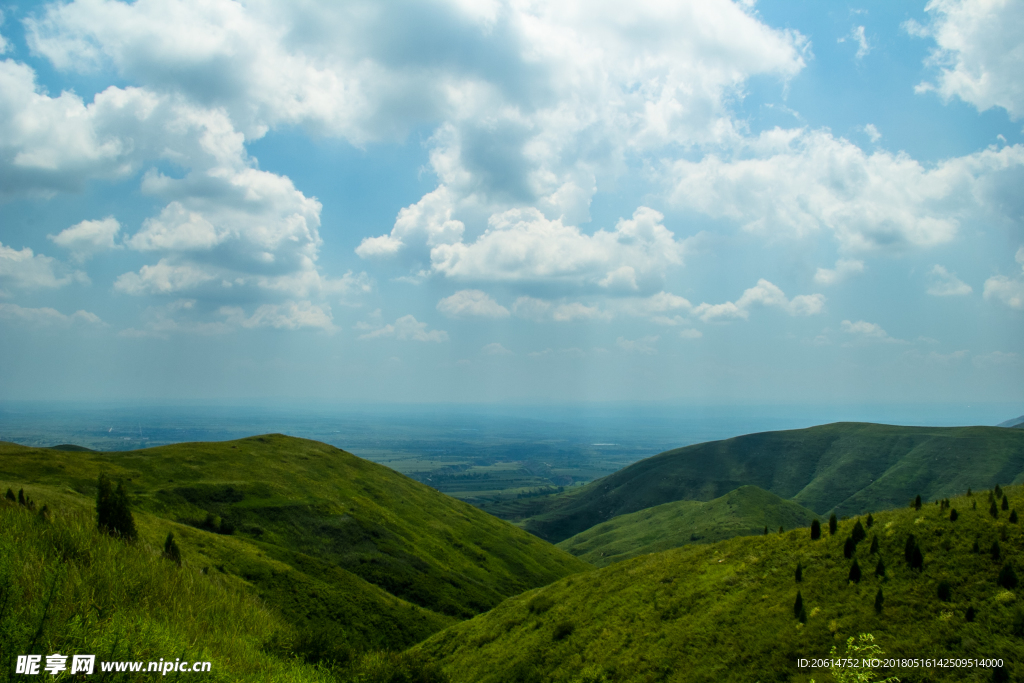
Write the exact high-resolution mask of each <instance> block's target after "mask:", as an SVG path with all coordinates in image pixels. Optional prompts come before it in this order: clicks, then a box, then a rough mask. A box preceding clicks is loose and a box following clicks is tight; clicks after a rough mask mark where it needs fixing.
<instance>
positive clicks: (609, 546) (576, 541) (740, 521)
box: [558, 486, 817, 567]
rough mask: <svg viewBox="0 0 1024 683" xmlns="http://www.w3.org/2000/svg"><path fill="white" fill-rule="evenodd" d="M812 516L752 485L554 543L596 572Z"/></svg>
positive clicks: (649, 510)
mask: <svg viewBox="0 0 1024 683" xmlns="http://www.w3.org/2000/svg"><path fill="white" fill-rule="evenodd" d="M816 516H817V515H815V514H814V512H812V511H810V510H808V509H806V508H802V507H800V506H799V505H797V504H796V503H791V502H789V501H786V500H783V499H781V498H779V497H778V496H776V495H775V494H772V493H769V492H768V491H764V490H762V489H759V488H757V487H756V486H741V487H739V488H738V489H736V490H735V491H730V492H729V493H727V494H725V495H724V496H722V497H721V498H716V499H714V500H710V501H708V502H706V503H705V502H701V501H696V500H679V501H675V502H674V503H664V504H662V505H655V506H654V507H651V508H647V509H646V510H641V511H639V512H633V513H630V514H628V515H619V516H618V517H613V518H612V519H610V520H608V521H607V522H603V523H601V524H598V525H597V526H593V527H591V528H589V529H587V530H586V531H583V532H580V533H578V534H576V535H575V536H572V537H571V538H567V539H565V540H564V541H562V542H561V543H559V544H558V547H559V548H562V549H563V550H565V551H567V552H569V553H572V554H573V555H575V556H576V557H579V558H580V559H581V560H586V561H587V562H589V563H590V564H592V565H594V566H597V567H604V566H606V565H609V564H611V563H613V562H621V561H622V560H627V559H629V558H631V557H636V556H637V555H643V554H644V553H654V552H659V551H662V550H668V549H670V548H679V547H681V546H684V545H687V544H690V543H714V542H716V541H723V540H725V539H727V538H732V537H734V536H752V535H755V534H763V533H764V530H765V528H766V527H767V528H768V529H769V531H770V532H771V533H777V532H778V529H779V527H782V528H783V529H793V528H795V527H802V526H808V525H810V523H811V520H812V519H814V518H815V517H816Z"/></svg>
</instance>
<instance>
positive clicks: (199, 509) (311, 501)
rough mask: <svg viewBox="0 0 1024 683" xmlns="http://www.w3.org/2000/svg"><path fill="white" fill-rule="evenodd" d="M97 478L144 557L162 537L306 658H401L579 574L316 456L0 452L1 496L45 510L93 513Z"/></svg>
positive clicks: (466, 513)
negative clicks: (287, 626)
mask: <svg viewBox="0 0 1024 683" xmlns="http://www.w3.org/2000/svg"><path fill="white" fill-rule="evenodd" d="M101 472H103V473H106V474H107V475H108V476H109V477H110V478H111V479H113V480H123V481H124V483H125V486H126V488H127V490H128V492H129V495H130V498H131V501H132V505H133V507H134V509H135V510H136V511H137V514H138V516H139V517H140V520H141V521H140V526H141V527H142V533H143V537H144V539H145V541H146V542H148V543H150V544H153V545H156V544H159V543H162V541H163V538H164V537H165V536H166V533H167V531H168V530H171V529H173V530H174V533H175V535H176V536H177V537H178V538H179V545H180V546H181V548H182V552H183V554H184V557H185V560H186V562H187V563H188V564H189V565H190V566H191V567H193V568H195V569H203V570H207V571H209V572H217V573H221V574H224V575H226V576H229V577H232V578H233V579H235V580H237V581H238V582H239V583H240V584H243V585H245V586H248V587H251V588H252V589H254V590H255V592H256V594H258V595H259V596H260V597H261V598H262V599H263V600H264V601H265V603H266V604H267V605H268V606H270V607H271V608H273V609H274V610H275V611H276V613H278V614H279V615H281V617H282V618H283V619H285V620H286V621H287V622H289V623H291V624H295V625H296V626H297V627H298V628H299V629H300V630H301V631H302V633H303V634H305V635H302V636H301V637H302V638H307V639H310V640H312V641H317V642H316V643H313V644H311V645H310V646H309V647H310V648H312V649H314V650H317V649H319V650H323V649H325V648H326V649H331V648H335V649H338V648H340V649H341V650H343V651H344V650H345V649H346V648H354V649H356V650H361V649H367V648H385V647H386V648H392V649H394V648H398V649H401V648H403V647H405V646H407V645H409V644H411V643H413V642H416V641H418V640H421V639H422V638H423V637H425V636H426V635H428V634H429V633H432V632H434V631H436V630H438V629H439V628H442V627H444V626H446V625H447V624H449V623H451V622H452V621H453V619H456V618H464V617H468V616H472V615H473V614H477V613H479V612H483V611H486V610H487V609H489V608H491V607H493V606H494V605H496V604H498V603H499V602H501V601H502V600H504V599H505V598H506V597H508V596H511V595H515V594H517V593H520V592H522V591H523V590H527V589H529V588H533V587H536V586H541V585H545V584H547V583H550V582H551V581H553V580H555V579H557V578H560V577H563V576H566V575H568V574H570V573H573V572H577V571H581V570H586V569H589V568H590V567H589V565H587V564H585V563H584V562H582V561H580V560H577V559H576V558H574V557H572V556H571V555H569V554H567V553H565V552H563V551H560V550H558V549H556V548H554V547H552V546H550V545H548V544H547V543H544V542H543V541H540V540H539V539H537V538H536V537H534V536H531V535H530V534H527V533H526V532H524V531H521V530H519V529H516V528H515V527H513V526H511V525H509V524H507V523H505V522H502V521H501V520H498V519H496V518H494V517H492V516H490V515H487V514H485V513H482V512H480V511H479V510H476V509H475V508H473V507H472V506H470V505H467V504H465V503H461V502H459V501H457V500H454V499H452V498H449V497H448V496H445V495H443V494H441V493H439V492H437V491H435V490H433V489H431V488H429V487H427V486H424V485H422V484H419V483H417V482H415V481H413V480H411V479H409V478H407V477H404V476H402V475H400V474H398V473H396V472H394V471H392V470H390V469H388V468H386V467H383V466H380V465H376V464H374V463H371V462H368V461H365V460H362V459H360V458H357V457H355V456H353V455H352V454H350V453H346V452H344V451H341V450H339V449H336V448H334V447H332V446H328V445H326V444H322V443H319V442H315V441H307V440H303V439H295V438H290V437H286V436H281V435H267V436H260V437H252V438H248V439H241V440H238V441H229V442H221V443H191V444H177V445H173V446H163V447H159V448H151V449H146V450H140V451H129V452H119V453H102V452H88V451H67V450H51V449H34V448H26V447H22V446H17V445H14V444H0V486H2V487H3V489H6V487H8V486H10V487H12V488H13V489H14V490H18V489H19V488H21V487H24V488H25V490H26V491H27V492H28V493H29V494H30V495H31V496H32V497H33V498H35V499H36V500H40V501H47V502H49V504H51V505H53V504H54V503H55V502H59V503H60V504H61V505H64V506H65V507H67V508H69V509H74V508H77V509H79V510H81V511H83V512H85V511H89V510H91V509H92V506H93V505H94V501H95V495H96V481H97V477H98V475H99V474H100V473H101ZM325 633H326V634H327V635H324V634H325ZM325 639H326V640H327V641H330V642H323V641H325ZM342 654H344V653H342Z"/></svg>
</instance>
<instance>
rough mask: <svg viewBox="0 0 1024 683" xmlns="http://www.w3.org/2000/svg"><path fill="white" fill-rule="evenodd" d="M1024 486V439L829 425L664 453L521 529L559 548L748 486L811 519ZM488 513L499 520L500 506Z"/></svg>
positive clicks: (567, 496) (548, 504) (539, 512)
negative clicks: (590, 532)
mask: <svg viewBox="0 0 1024 683" xmlns="http://www.w3.org/2000/svg"><path fill="white" fill-rule="evenodd" d="M1022 480H1024V431H1022V430H1016V429H1000V428H998V427H896V426H890V425H876V424H863V423H836V424H830V425H822V426H820V427H811V428H809V429H797V430H789V431H779V432H764V433H760V434H748V435H746V436H739V437H735V438H732V439H726V440H724V441H712V442H709V443H703V444H697V445H694V446H687V447H685V448H679V449H675V450H672V451H666V452H665V453H661V454H659V455H656V456H654V457H651V458H647V459H646V460H641V461H640V462H637V463H634V464H633V465H630V466H629V467H626V468H624V469H622V470H620V471H618V472H616V473H615V474H612V475H610V476H607V477H604V478H603V479H599V480H597V481H594V482H591V483H590V484H588V485H587V486H584V487H581V488H580V489H577V490H574V491H571V492H567V493H564V494H559V495H554V496H548V497H545V498H542V499H538V501H537V502H536V503H533V504H532V505H533V509H532V510H531V515H532V516H530V517H528V518H526V519H524V520H521V522H520V524H521V526H522V527H523V528H525V529H527V530H529V531H530V532H532V533H534V534H536V535H538V536H540V537H541V538H545V539H548V540H551V541H552V542H559V541H562V540H565V539H566V538H568V537H570V536H572V535H574V534H577V533H580V532H581V531H584V530H586V529H588V528H590V527H592V526H594V525H595V524H599V523H601V522H604V521H607V520H609V519H611V518H612V517H615V516H618V515H622V514H628V513H630V512H636V511H638V510H643V509H645V508H648V507H652V506H655V505H661V504H662V503H668V502H672V501H676V500H700V501H707V500H712V499H714V498H718V497H720V496H722V495H725V494H726V493H728V492H729V491H732V490H734V489H736V488H739V487H740V486H743V485H748V484H749V485H753V486H757V487H759V488H762V489H764V490H766V491H770V492H772V493H774V494H775V495H777V496H779V497H781V498H785V499H788V500H792V501H793V502H795V503H798V504H799V505H801V506H803V507H806V508H809V509H811V510H814V511H815V512H817V513H819V514H823V515H824V514H827V513H829V512H830V511H835V512H836V513H837V514H839V515H850V514H858V513H861V512H864V511H865V510H870V509H884V508H889V507H894V506H899V505H903V504H905V503H906V501H907V500H908V498H911V497H913V496H915V495H917V494H920V495H922V496H924V497H925V499H927V500H931V499H934V498H938V497H943V496H949V495H952V494H953V493H954V492H956V491H964V490H966V489H968V488H972V487H973V488H983V487H986V486H991V485H993V484H994V483H998V482H1001V483H1004V484H1006V483H1010V482H1016V481H1022ZM490 511H491V512H493V513H494V514H497V515H499V516H502V512H501V510H500V508H497V507H495V508H491V509H490Z"/></svg>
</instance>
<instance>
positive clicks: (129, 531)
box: [96, 474, 138, 541]
mask: <svg viewBox="0 0 1024 683" xmlns="http://www.w3.org/2000/svg"><path fill="white" fill-rule="evenodd" d="M96 526H97V527H98V528H99V529H100V531H103V532H105V533H108V534H110V535H111V536H116V537H119V538H122V539H124V540H126V541H133V540H135V537H136V536H138V532H136V530H135V519H134V518H133V517H132V511H131V508H129V506H128V494H127V493H125V490H124V484H123V483H121V482H118V483H117V488H116V489H113V488H112V487H111V483H110V480H109V479H107V477H106V475H103V474H101V475H100V477H99V481H98V482H97V486H96Z"/></svg>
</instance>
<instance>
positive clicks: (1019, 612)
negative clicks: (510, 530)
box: [413, 487, 1024, 683]
mask: <svg viewBox="0 0 1024 683" xmlns="http://www.w3.org/2000/svg"><path fill="white" fill-rule="evenodd" d="M1008 494H1009V499H1010V503H1011V506H1012V507H1014V508H1017V509H1024V491H1022V490H1021V488H1020V487H1013V488H1010V489H1008ZM975 501H977V509H972V505H973V503H974V502H975ZM952 505H953V507H954V508H956V509H957V510H958V512H959V518H958V519H957V521H955V522H953V521H950V511H949V510H947V509H943V508H941V506H939V505H933V504H927V505H925V506H924V507H923V508H922V509H921V510H920V511H916V510H914V509H912V508H903V509H899V510H892V511H888V512H878V513H875V514H874V525H873V526H872V527H870V528H868V529H867V534H868V535H867V538H866V539H865V540H864V541H862V542H861V543H860V544H859V545H858V546H857V548H856V552H855V554H854V559H855V560H856V561H857V562H858V563H859V564H860V565H861V567H862V568H863V578H862V580H861V581H860V582H859V583H853V582H851V581H849V580H848V577H849V572H850V568H851V565H852V562H853V560H851V559H846V558H845V557H844V551H843V546H844V541H845V539H846V538H847V536H848V535H849V534H850V532H851V530H852V528H853V527H854V524H855V521H854V520H852V519H850V520H844V521H841V522H840V523H839V531H838V533H837V534H836V535H835V536H829V533H828V526H827V524H826V525H825V528H824V535H823V537H822V539H820V540H817V541H812V540H811V538H810V534H809V530H808V529H806V528H803V529H797V530H793V531H788V532H786V533H784V534H782V535H779V534H770V535H769V536H767V537H765V536H754V537H739V538H733V539H730V540H727V541H722V542H719V543H715V544H712V545H689V546H686V547H684V548H678V549H674V550H669V551H665V552H661V553H655V554H651V555H644V556H641V557H637V558H635V559H632V560H627V561H624V562H618V563H615V564H613V565H611V566H608V567H605V568H602V569H598V570H595V571H593V572H591V573H588V574H582V575H577V576H572V577H568V578H566V579H562V580H560V581H558V582H556V583H554V584H552V585H550V586H547V587H544V588H540V589H537V590H533V591H529V592H527V593H525V594H523V595H520V596H517V597H514V598H511V599H509V600H507V601H505V602H504V603H502V604H501V605H499V606H498V607H497V608H495V609H493V610H491V611H490V612H488V613H487V614H485V615H481V616H479V617H476V618H475V619H472V620H469V621H465V622H461V623H459V624H455V625H453V626H451V627H449V628H447V629H445V630H444V631H442V632H440V633H438V634H435V635H434V636H432V637H431V638H430V639H428V640H427V641H425V642H424V643H421V644H420V645H417V646H416V647H415V648H413V651H414V652H420V653H423V655H425V656H426V657H428V658H430V659H432V660H434V661H437V662H439V663H441V665H442V666H443V667H444V669H445V670H446V671H447V672H448V673H449V674H450V675H451V676H452V680H453V681H456V682H460V681H465V682H467V683H468V682H473V683H498V682H503V683H504V682H507V681H549V682H553V683H558V682H566V683H569V682H577V683H580V682H583V681H615V682H634V681H635V682H641V681H643V682H647V681H670V682H674V681H694V682H698V681H709V682H710V681H716V682H717V681H762V682H768V681H797V682H804V681H807V680H809V679H810V678H814V679H815V680H817V681H828V680H833V679H832V677H831V676H830V674H829V673H828V672H827V671H825V670H822V669H818V670H811V669H798V668H797V666H796V662H797V659H798V658H801V657H805V658H814V657H827V656H828V655H829V652H830V649H831V648H832V647H833V646H838V651H839V653H840V654H842V653H843V652H844V649H845V647H844V643H845V641H846V639H847V638H849V637H851V636H856V635H858V634H860V633H871V634H873V635H874V636H875V638H876V642H877V643H878V644H879V645H880V646H881V647H882V648H883V650H884V651H885V653H886V654H887V655H890V656H893V657H900V658H912V657H918V658H921V657H929V658H931V657H935V658H940V657H969V658H978V657H986V658H987V657H992V658H1000V659H1002V660H1004V662H1005V666H1006V667H1007V669H1008V671H1009V674H1010V679H1009V680H1020V677H1021V676H1024V639H1022V636H1024V605H1022V602H1021V596H1020V594H1019V591H1020V590H1021V589H1022V587H1024V533H1022V530H1021V527H1020V524H1011V523H1009V522H1008V521H1007V517H1008V514H1009V513H1007V512H1000V514H999V519H998V520H994V519H993V518H992V517H990V516H989V513H988V507H989V501H988V498H987V495H986V494H985V493H976V494H975V495H974V496H973V497H966V496H965V497H959V498H954V499H953V500H952ZM860 521H861V523H862V524H864V523H866V518H864V517H861V518H860ZM911 533H912V534H914V536H915V537H916V538H917V539H918V543H919V546H920V547H921V549H922V550H923V556H924V568H923V570H921V571H918V570H913V569H911V568H910V567H909V566H908V564H907V562H906V561H905V559H904V550H905V544H906V539H907V537H908V535H909V534H911ZM873 538H877V539H878V542H879V551H878V553H877V554H875V555H872V554H871V553H870V552H869V551H870V546H871V542H872V539H873ZM975 540H977V541H978V544H979V546H980V548H981V552H980V553H976V552H973V551H972V546H973V544H974V542H975ZM994 541H999V543H1000V546H1001V548H1002V553H1003V556H1002V558H1001V559H1000V560H998V561H994V560H993V559H992V557H991V556H990V554H989V552H988V551H989V548H990V547H991V545H992V543H993V542H994ZM879 557H880V558H882V559H883V560H884V563H885V566H886V571H885V577H884V578H878V577H876V576H875V575H874V569H875V566H876V563H877V561H878V558H879ZM1004 562H1009V563H1010V564H1012V565H1013V566H1014V567H1015V568H1016V571H1017V573H1018V576H1019V577H1021V579H1022V584H1021V586H1018V589H1016V590H1012V591H1011V590H1006V589H1005V588H1003V587H1001V586H999V585H997V576H998V574H999V572H1000V570H1001V568H1002V567H1003V565H1004ZM798 563H799V564H800V565H801V566H802V573H803V577H802V581H801V582H800V583H797V582H796V581H795V569H796V566H797V564H798ZM943 581H945V582H948V583H949V585H950V586H951V596H950V600H949V601H948V602H946V601H942V600H940V598H939V597H938V586H939V584H940V583H941V582H943ZM879 588H881V589H882V591H883V594H884V603H883V609H882V612H881V613H880V614H876V612H875V609H874V601H875V596H876V593H877V591H878V590H879ZM798 591H799V592H800V593H801V596H802V600H803V605H804V608H805V612H806V613H807V619H806V624H804V623H801V622H800V621H799V620H798V619H797V618H796V617H795V616H794V601H795V598H796V594H797V592H798ZM969 607H973V608H974V609H975V610H977V616H976V618H975V619H974V621H973V622H968V621H967V620H966V613H967V610H968V608H969ZM891 673H895V674H896V675H898V676H899V677H900V680H902V681H904V682H905V683H909V682H913V681H920V682H923V681H954V680H956V681H961V680H962V681H988V680H991V679H992V672H991V671H990V670H982V669H973V668H972V669H941V668H935V667H932V668H930V669H929V668H916V669H915V668H905V667H898V668H896V669H895V670H894V671H893V672H891ZM882 677H884V676H881V675H880V676H879V678H882Z"/></svg>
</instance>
